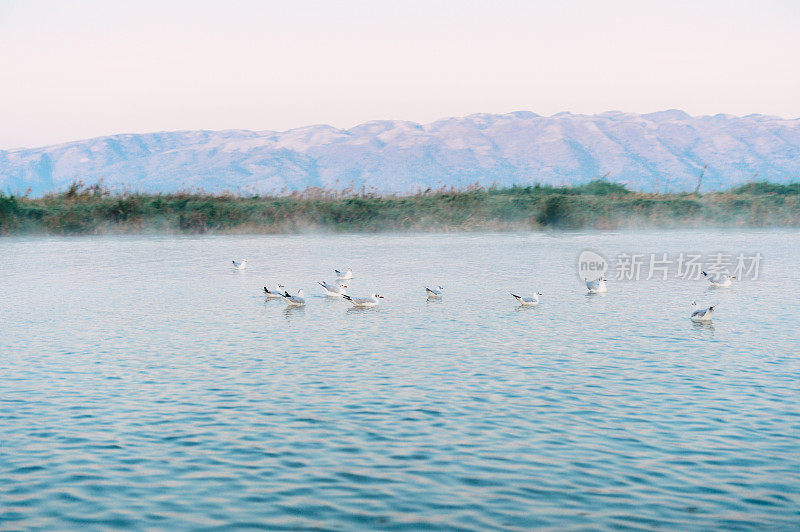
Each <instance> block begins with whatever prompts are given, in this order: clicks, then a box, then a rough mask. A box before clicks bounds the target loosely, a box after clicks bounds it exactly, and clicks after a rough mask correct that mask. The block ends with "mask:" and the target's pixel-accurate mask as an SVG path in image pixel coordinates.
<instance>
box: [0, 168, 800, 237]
mask: <svg viewBox="0 0 800 532" xmlns="http://www.w3.org/2000/svg"><path fill="white" fill-rule="evenodd" d="M702 226H715V227H746V226H759V227H764V226H773V227H797V226H800V183H795V184H790V185H779V184H772V183H766V182H760V183H751V184H748V185H744V186H741V187H738V188H735V189H732V190H728V191H724V192H713V193H705V194H688V193H684V194H646V193H640V192H634V191H631V190H628V189H627V188H625V187H624V186H623V185H621V184H618V183H612V182H608V181H605V180H596V181H592V182H590V183H587V184H584V185H580V186H573V187H552V186H539V185H536V186H525V187H521V186H515V187H510V188H496V187H491V188H482V187H478V186H470V187H467V188H464V189H453V188H447V189H439V190H430V189H428V190H426V191H424V192H422V191H421V192H419V193H416V194H409V195H381V194H377V193H374V192H369V191H367V190H345V191H329V190H325V189H320V188H309V189H306V190H304V191H300V192H293V193H288V194H280V195H274V196H261V195H242V194H233V193H222V194H208V193H204V192H202V191H183V192H176V193H172V194H142V193H134V192H112V191H110V190H108V189H106V188H104V187H103V186H102V185H100V184H96V185H91V186H85V185H84V184H82V183H81V182H75V183H73V184H72V185H71V186H70V187H69V188H68V189H67V190H66V191H63V192H58V193H53V194H49V195H46V196H44V197H39V198H33V197H29V196H26V195H22V196H14V195H9V194H2V193H0V234H4V235H11V234H31V233H41V234H105V233H139V232H158V233H298V232H307V231H319V232H380V231H437V232H442V231H480V230H541V229H550V228H554V229H624V228H642V227H665V228H666V227H702Z"/></svg>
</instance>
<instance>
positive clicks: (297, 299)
mask: <svg viewBox="0 0 800 532" xmlns="http://www.w3.org/2000/svg"><path fill="white" fill-rule="evenodd" d="M283 300H284V301H286V304H287V305H289V306H290V307H302V306H305V304H306V300H305V294H303V290H302V288H301V289H300V290H298V291H297V295H296V296H293V295H291V294H290V293H289V292H288V291H284V293H283Z"/></svg>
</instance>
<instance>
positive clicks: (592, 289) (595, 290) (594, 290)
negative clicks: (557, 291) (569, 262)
mask: <svg viewBox="0 0 800 532" xmlns="http://www.w3.org/2000/svg"><path fill="white" fill-rule="evenodd" d="M583 280H584V281H586V288H588V289H589V293H590V294H600V293H603V292H605V291H606V290H607V289H606V281H607V280H608V279H606V278H605V277H600V278H599V279H595V280H594V281H588V280H587V279H586V278H585V277H584V279H583Z"/></svg>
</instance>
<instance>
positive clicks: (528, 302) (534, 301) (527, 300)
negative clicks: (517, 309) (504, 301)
mask: <svg viewBox="0 0 800 532" xmlns="http://www.w3.org/2000/svg"><path fill="white" fill-rule="evenodd" d="M511 295H512V296H514V298H516V300H517V301H519V304H520V306H523V307H535V306H536V305H538V304H539V296H541V295H542V293H541V292H536V293H535V294H533V297H523V296H518V295H517V294H511Z"/></svg>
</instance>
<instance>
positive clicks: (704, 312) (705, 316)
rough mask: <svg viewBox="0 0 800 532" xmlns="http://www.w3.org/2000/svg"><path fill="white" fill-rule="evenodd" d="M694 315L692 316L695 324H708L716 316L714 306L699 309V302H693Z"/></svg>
mask: <svg viewBox="0 0 800 532" xmlns="http://www.w3.org/2000/svg"><path fill="white" fill-rule="evenodd" d="M692 309H694V310H693V311H692V315H691V316H690V317H691V319H692V321H693V322H695V323H708V322H710V321H711V317H712V316H713V315H714V305H711V306H710V307H708V308H704V309H698V308H697V301H692Z"/></svg>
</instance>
